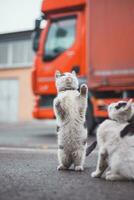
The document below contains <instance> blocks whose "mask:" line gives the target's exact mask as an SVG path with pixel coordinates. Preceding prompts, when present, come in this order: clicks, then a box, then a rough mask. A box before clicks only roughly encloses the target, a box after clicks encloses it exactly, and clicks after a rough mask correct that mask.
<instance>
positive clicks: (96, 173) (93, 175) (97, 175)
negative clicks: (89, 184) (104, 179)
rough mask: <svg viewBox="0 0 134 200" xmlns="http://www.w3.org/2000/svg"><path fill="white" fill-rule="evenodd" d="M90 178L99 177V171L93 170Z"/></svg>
mask: <svg viewBox="0 0 134 200" xmlns="http://www.w3.org/2000/svg"><path fill="white" fill-rule="evenodd" d="M91 177H92V178H100V172H97V171H94V172H92V173H91Z"/></svg>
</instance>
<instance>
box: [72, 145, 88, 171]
mask: <svg viewBox="0 0 134 200" xmlns="http://www.w3.org/2000/svg"><path fill="white" fill-rule="evenodd" d="M85 156H86V152H85V149H84V150H78V151H75V152H74V153H73V160H74V167H75V171H83V170H84V168H83V165H84V161H85Z"/></svg>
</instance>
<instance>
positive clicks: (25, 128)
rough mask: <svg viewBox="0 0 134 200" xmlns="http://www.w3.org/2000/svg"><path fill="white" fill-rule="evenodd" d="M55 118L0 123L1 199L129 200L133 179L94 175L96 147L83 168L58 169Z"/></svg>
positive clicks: (133, 197)
mask: <svg viewBox="0 0 134 200" xmlns="http://www.w3.org/2000/svg"><path fill="white" fill-rule="evenodd" d="M55 133H56V125H55V122H53V121H52V122H51V121H50V122H43V123H40V122H39V123H38V122H36V123H23V124H0V200H24V199H25V200H60V199H62V200H90V199H91V200H113V199H114V200H132V199H134V189H133V188H134V182H127V181H125V182H108V181H105V180H104V179H93V178H91V176H90V174H91V172H92V171H93V170H94V169H95V165H96V161H97V150H95V151H94V152H93V153H92V154H91V155H90V156H89V157H87V159H86V163H85V170H84V172H81V173H80V172H75V171H73V169H71V170H69V171H57V169H56V168H57V165H58V162H57V154H56V152H57V145H56V135H55Z"/></svg>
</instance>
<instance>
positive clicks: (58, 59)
mask: <svg viewBox="0 0 134 200" xmlns="http://www.w3.org/2000/svg"><path fill="white" fill-rule="evenodd" d="M42 13H43V15H42V17H41V18H40V19H38V20H36V26H35V35H34V44H33V47H34V50H35V51H36V56H35V61H34V67H33V72H32V86H33V91H34V94H35V95H36V98H35V99H36V103H35V108H34V111H33V115H34V117H36V118H54V113H53V110H52V103H53V99H54V97H55V96H56V92H57V91H56V88H55V82H54V81H55V80H54V74H55V71H56V70H57V69H58V70H60V71H61V72H65V71H68V72H71V71H73V70H74V71H76V73H77V75H78V77H79V79H80V82H86V81H87V68H86V59H85V56H86V55H85V45H86V44H85V43H86V40H85V16H84V15H85V0H77V1H74V2H70V1H65V0H64V1H63V0H61V1H60V2H59V1H55V3H53V0H45V1H44V2H43V3H42ZM42 20H46V26H45V29H43V30H41V28H40V24H41V21H42Z"/></svg>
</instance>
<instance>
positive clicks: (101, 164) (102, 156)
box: [91, 149, 108, 178]
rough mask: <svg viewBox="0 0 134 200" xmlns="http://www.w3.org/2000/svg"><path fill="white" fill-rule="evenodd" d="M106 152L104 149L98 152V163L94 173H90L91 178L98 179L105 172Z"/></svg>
mask: <svg viewBox="0 0 134 200" xmlns="http://www.w3.org/2000/svg"><path fill="white" fill-rule="evenodd" d="M107 157H108V155H107V151H106V150H105V149H103V150H100V152H99V154H98V162H97V167H96V171H94V172H92V174H91V176H92V177H93V178H99V177H101V175H102V174H103V172H104V171H105V170H106V168H107V166H108V164H107Z"/></svg>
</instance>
